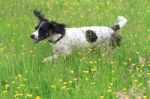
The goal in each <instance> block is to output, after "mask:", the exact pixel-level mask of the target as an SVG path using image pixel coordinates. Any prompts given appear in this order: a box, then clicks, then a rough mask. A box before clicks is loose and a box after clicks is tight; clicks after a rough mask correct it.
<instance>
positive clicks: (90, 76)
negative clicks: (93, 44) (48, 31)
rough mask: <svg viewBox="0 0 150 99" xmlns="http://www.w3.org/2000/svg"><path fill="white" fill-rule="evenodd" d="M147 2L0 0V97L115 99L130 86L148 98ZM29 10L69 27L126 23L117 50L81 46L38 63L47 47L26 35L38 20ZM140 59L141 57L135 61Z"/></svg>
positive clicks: (149, 15)
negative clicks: (124, 20) (122, 20)
mask: <svg viewBox="0 0 150 99" xmlns="http://www.w3.org/2000/svg"><path fill="white" fill-rule="evenodd" d="M149 5H150V1H149V0H107V1H106V0H0V99H35V98H36V99H39V97H40V98H41V99H117V97H116V94H115V92H118V93H120V94H122V95H123V94H126V95H127V96H126V98H127V97H131V96H132V95H129V94H131V90H132V89H134V91H135V92H132V93H133V94H135V96H138V95H139V96H141V97H143V98H144V99H149V98H150V84H148V81H150V28H149V23H150V19H149V18H150V6H149ZM34 9H39V10H41V9H42V11H43V13H44V15H45V17H46V18H48V19H50V20H55V21H57V22H61V23H65V24H67V26H68V27H80V26H92V25H106V26H113V25H114V24H115V21H116V18H117V16H118V15H123V16H125V17H127V19H128V24H127V25H126V26H125V27H124V28H123V29H121V30H120V31H119V32H120V34H121V36H122V44H121V46H120V47H119V48H117V49H114V50H111V49H110V48H106V47H104V46H101V47H99V48H95V49H93V48H88V49H83V50H82V51H78V52H74V53H73V54H72V55H71V56H68V57H67V58H63V57H61V58H60V59H59V61H54V62H50V63H47V64H43V63H41V61H42V59H43V58H45V57H47V56H48V54H49V55H51V54H52V53H51V45H50V44H49V43H48V42H47V40H45V41H43V42H40V43H38V44H34V43H33V42H32V40H31V39H30V37H29V36H30V34H31V33H32V32H33V31H34V26H35V25H36V23H37V19H36V18H35V17H34V16H33V13H32V11H33V10H34ZM140 57H142V59H144V60H145V61H142V63H139V58H140ZM142 90H145V91H144V94H142V92H140V91H142ZM38 96H39V97H38ZM123 96H124V95H123ZM135 96H134V97H132V98H131V99H134V98H135V99H136V97H135Z"/></svg>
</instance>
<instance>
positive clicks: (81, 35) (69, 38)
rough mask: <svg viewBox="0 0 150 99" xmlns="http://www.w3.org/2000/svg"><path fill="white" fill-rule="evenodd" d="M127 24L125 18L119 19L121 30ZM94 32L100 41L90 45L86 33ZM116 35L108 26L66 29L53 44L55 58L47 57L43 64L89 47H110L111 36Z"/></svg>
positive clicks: (53, 38)
mask: <svg viewBox="0 0 150 99" xmlns="http://www.w3.org/2000/svg"><path fill="white" fill-rule="evenodd" d="M126 23H127V19H126V18H124V17H123V16H119V17H118V22H117V24H119V26H120V28H122V27H123V26H124V25H125V24H126ZM87 30H92V31H94V32H95V33H96V35H97V37H98V39H97V40H96V42H93V43H89V42H87V39H86V36H85V35H86V31H87ZM112 33H114V30H112V29H111V28H109V27H106V26H91V27H81V28H65V36H64V37H63V38H62V39H61V40H60V41H58V42H57V43H54V44H53V48H54V49H53V53H54V55H53V56H50V57H47V58H45V59H44V60H43V62H47V61H51V60H52V59H57V58H58V56H59V54H60V53H63V54H64V55H69V54H71V52H72V51H73V50H76V49H81V48H85V47H86V46H87V45H91V46H96V45H100V44H105V45H109V44H110V39H111V34H112ZM59 37H60V34H58V35H55V36H52V37H51V38H49V39H50V40H51V41H54V40H56V39H57V38H59Z"/></svg>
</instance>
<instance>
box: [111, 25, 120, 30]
mask: <svg viewBox="0 0 150 99" xmlns="http://www.w3.org/2000/svg"><path fill="white" fill-rule="evenodd" d="M111 29H113V30H114V31H117V30H119V29H120V26H119V25H115V26H113V27H112V28H111Z"/></svg>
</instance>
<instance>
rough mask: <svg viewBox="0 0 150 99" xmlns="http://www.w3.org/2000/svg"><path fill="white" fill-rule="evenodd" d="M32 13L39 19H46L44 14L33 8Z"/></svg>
mask: <svg viewBox="0 0 150 99" xmlns="http://www.w3.org/2000/svg"><path fill="white" fill-rule="evenodd" d="M33 14H34V15H35V16H36V17H37V18H38V19H39V21H47V19H45V18H44V16H43V15H42V14H41V11H38V10H34V11H33Z"/></svg>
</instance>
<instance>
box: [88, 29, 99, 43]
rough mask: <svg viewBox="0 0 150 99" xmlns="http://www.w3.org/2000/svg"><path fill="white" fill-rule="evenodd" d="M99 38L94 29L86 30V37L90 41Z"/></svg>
mask: <svg viewBox="0 0 150 99" xmlns="http://www.w3.org/2000/svg"><path fill="white" fill-rule="evenodd" d="M97 38H98V37H97V35H96V33H95V32H94V31H92V30H87V31H86V39H87V41H88V42H90V43H93V42H96V40H97Z"/></svg>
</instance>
